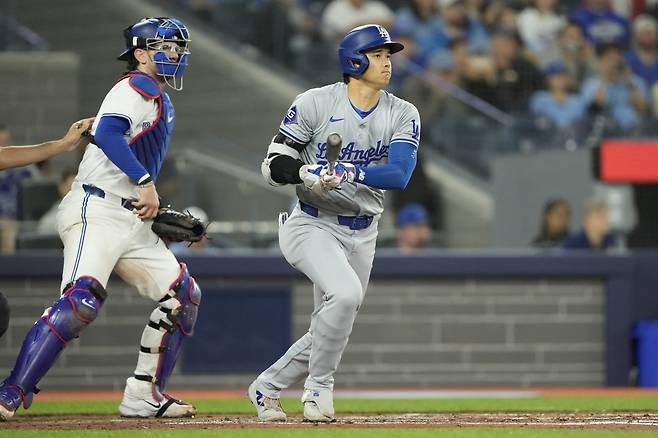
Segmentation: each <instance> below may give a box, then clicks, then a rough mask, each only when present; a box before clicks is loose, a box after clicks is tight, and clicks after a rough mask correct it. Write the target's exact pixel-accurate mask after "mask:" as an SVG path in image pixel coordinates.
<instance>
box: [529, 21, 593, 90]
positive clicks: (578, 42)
mask: <svg viewBox="0 0 658 438" xmlns="http://www.w3.org/2000/svg"><path fill="white" fill-rule="evenodd" d="M539 58H540V59H541V60H543V61H544V63H545V64H548V63H551V62H556V61H560V62H563V63H564V65H565V66H566V67H567V73H568V75H569V79H570V80H569V83H570V84H571V86H572V87H574V88H573V91H577V90H580V85H581V84H582V83H583V81H584V80H585V78H587V77H589V76H591V75H592V74H593V73H594V72H595V71H596V56H595V53H594V49H593V47H592V45H591V44H590V43H589V42H588V41H587V40H586V39H585V38H584V37H583V31H582V29H581V28H580V26H578V25H577V24H576V23H573V22H570V23H567V25H566V26H564V27H563V28H562V30H561V31H560V34H559V37H558V40H557V42H556V44H554V45H553V46H552V47H550V48H548V49H547V50H546V51H545V52H543V53H542V54H540V55H539Z"/></svg>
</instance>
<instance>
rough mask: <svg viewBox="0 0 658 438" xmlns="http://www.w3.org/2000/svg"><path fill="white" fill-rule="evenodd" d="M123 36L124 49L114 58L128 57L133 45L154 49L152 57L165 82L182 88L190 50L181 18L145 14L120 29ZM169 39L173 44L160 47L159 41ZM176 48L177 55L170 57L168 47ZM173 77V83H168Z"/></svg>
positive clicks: (160, 42)
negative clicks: (163, 47)
mask: <svg viewBox="0 0 658 438" xmlns="http://www.w3.org/2000/svg"><path fill="white" fill-rule="evenodd" d="M123 35H124V37H125V38H126V50H125V51H124V52H123V53H121V55H119V57H118V58H117V59H119V60H123V61H128V60H130V54H131V53H132V52H133V51H134V50H135V49H144V50H155V51H156V54H155V55H154V56H153V61H154V62H155V65H156V67H157V71H158V75H160V76H164V77H165V80H166V82H167V83H168V84H169V85H171V86H172V87H173V88H174V89H176V90H180V89H181V88H182V78H183V74H184V73H185V68H186V67H187V61H188V60H187V58H188V55H189V54H190V51H189V43H190V32H189V31H188V30H187V27H185V25H184V24H183V22H182V21H180V20H178V19H176V18H168V17H158V18H144V19H142V20H141V21H139V22H138V23H135V24H133V25H132V26H129V27H127V28H126V29H125V30H124V31H123ZM164 42H170V43H175V44H172V47H170V48H168V49H162V43H164ZM171 50H175V51H176V53H177V54H178V59H171V58H170V57H169V54H168V51H171ZM170 81H173V85H172V84H171V83H170Z"/></svg>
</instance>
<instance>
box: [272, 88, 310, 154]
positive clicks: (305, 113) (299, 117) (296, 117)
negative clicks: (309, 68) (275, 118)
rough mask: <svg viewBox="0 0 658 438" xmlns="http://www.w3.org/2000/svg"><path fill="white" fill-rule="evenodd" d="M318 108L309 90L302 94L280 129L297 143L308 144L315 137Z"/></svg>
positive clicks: (285, 117)
mask: <svg viewBox="0 0 658 438" xmlns="http://www.w3.org/2000/svg"><path fill="white" fill-rule="evenodd" d="M316 121H317V108H316V105H315V99H314V98H313V95H312V94H311V93H309V92H308V91H307V92H305V93H302V94H300V95H299V96H297V97H296V98H295V101H294V102H293V103H292V105H291V106H290V109H288V112H287V113H286V115H285V116H284V118H283V121H281V125H280V126H279V131H280V132H281V133H282V134H283V135H285V136H286V137H288V138H290V139H292V140H294V141H296V142H297V143H301V144H307V143H308V142H310V141H311V139H312V138H313V131H314V127H315V126H317V123H316Z"/></svg>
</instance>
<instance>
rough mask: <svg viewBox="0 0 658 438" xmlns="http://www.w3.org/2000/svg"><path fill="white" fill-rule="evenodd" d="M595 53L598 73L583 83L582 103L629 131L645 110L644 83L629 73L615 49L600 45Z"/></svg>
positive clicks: (611, 45)
mask: <svg viewBox="0 0 658 438" xmlns="http://www.w3.org/2000/svg"><path fill="white" fill-rule="evenodd" d="M597 53H598V55H599V66H598V74H597V75H596V76H594V77H591V78H589V79H587V80H586V81H585V83H584V84H583V87H582V90H581V97H582V99H583V103H584V104H585V105H587V106H588V107H589V109H590V110H591V111H593V112H596V113H602V114H604V115H607V116H610V117H611V119H612V120H613V121H614V122H615V123H616V125H617V126H618V127H619V128H620V129H621V130H623V131H626V132H628V131H631V130H632V129H634V128H636V127H637V126H638V125H639V124H640V121H641V118H640V117H641V114H642V113H643V112H644V111H645V110H646V109H647V94H648V92H647V90H646V88H645V86H644V82H643V81H642V80H641V79H640V78H638V77H637V76H635V75H633V73H632V72H631V71H630V69H629V68H628V66H627V65H626V63H625V62H624V58H623V56H622V52H621V49H620V48H619V47H618V46H616V45H614V44H609V45H603V46H600V47H599V48H598V49H597Z"/></svg>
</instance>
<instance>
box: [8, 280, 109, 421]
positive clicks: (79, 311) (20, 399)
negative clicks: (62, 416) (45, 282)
mask: <svg viewBox="0 0 658 438" xmlns="http://www.w3.org/2000/svg"><path fill="white" fill-rule="evenodd" d="M106 296H107V293H106V292H105V289H104V288H103V286H102V285H101V284H100V283H99V282H98V281H97V280H96V279H94V278H92V277H80V278H79V279H77V280H76V281H75V282H73V283H72V284H70V285H69V286H68V287H67V288H66V290H65V291H64V293H63V294H62V296H61V297H60V298H59V300H57V301H56V302H55V303H54V304H53V305H52V307H49V308H48V309H46V311H45V312H44V314H43V316H42V317H41V319H39V320H38V321H37V322H36V323H35V324H34V326H32V328H31V329H30V331H29V332H28V333H27V335H26V336H25V340H24V341H23V346H22V347H21V351H20V353H19V354H18V358H17V359H16V364H15V365H14V369H13V370H12V372H11V374H10V375H9V377H7V378H6V379H5V381H4V382H2V384H0V404H2V405H3V406H4V407H5V408H6V409H8V410H11V411H15V410H16V409H18V407H19V406H20V405H21V404H22V405H23V406H24V407H25V409H27V408H28V407H29V406H30V404H31V403H32V394H33V393H34V392H35V391H36V385H37V384H38V383H39V381H40V380H41V379H42V378H43V376H44V375H45V374H46V373H47V372H48V370H49V369H50V367H51V366H52V365H53V364H54V363H55V361H56V360H57V358H58V357H59V355H60V353H61V352H62V350H63V349H64V347H66V344H67V343H68V342H69V341H71V340H72V339H74V338H76V337H78V335H79V334H80V332H82V330H83V329H84V328H85V327H86V326H87V325H89V324H91V322H93V321H94V320H95V319H96V317H97V316H98V313H99V312H100V309H101V307H102V305H103V302H104V301H105V298H106Z"/></svg>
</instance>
